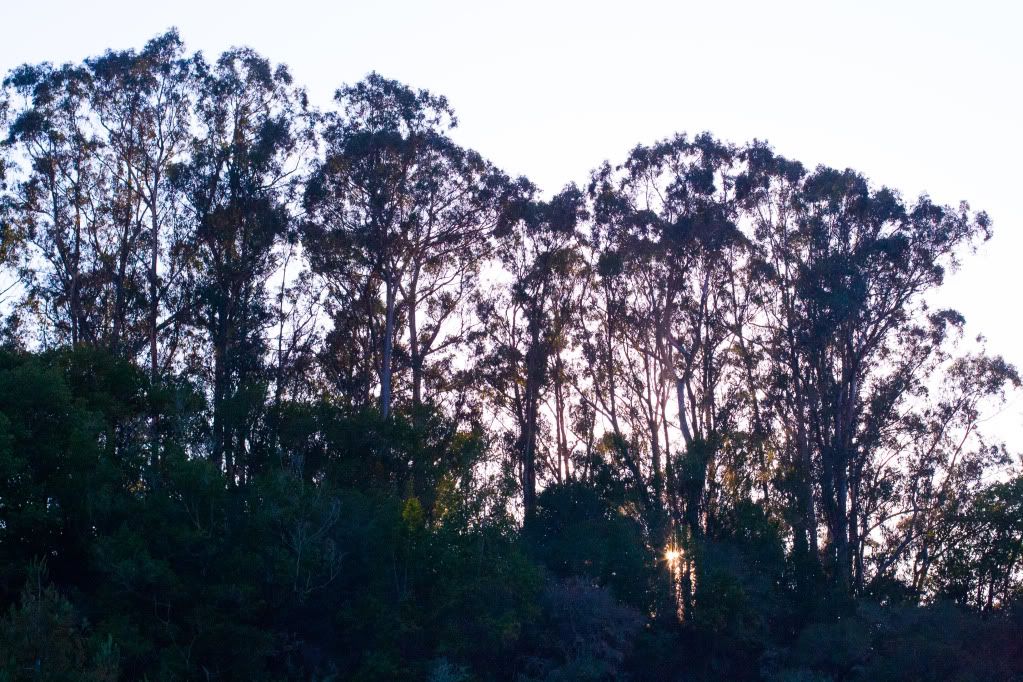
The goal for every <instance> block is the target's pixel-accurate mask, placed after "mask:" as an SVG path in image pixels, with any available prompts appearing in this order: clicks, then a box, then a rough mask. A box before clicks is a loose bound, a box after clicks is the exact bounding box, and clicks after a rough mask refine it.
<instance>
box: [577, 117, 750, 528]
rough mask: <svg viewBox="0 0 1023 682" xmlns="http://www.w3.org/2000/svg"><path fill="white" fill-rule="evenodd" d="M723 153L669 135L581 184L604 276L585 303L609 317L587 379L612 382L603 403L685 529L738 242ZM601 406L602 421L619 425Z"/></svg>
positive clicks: (710, 453)
mask: <svg viewBox="0 0 1023 682" xmlns="http://www.w3.org/2000/svg"><path fill="white" fill-rule="evenodd" d="M734 157H735V150H734V149H733V148H732V147H730V146H728V145H725V144H722V143H720V142H718V141H716V140H714V139H713V138H711V137H710V136H709V135H706V134H704V135H701V136H698V137H697V138H695V139H693V140H690V139H688V138H687V137H685V136H684V135H678V136H676V137H674V138H671V139H668V140H665V141H663V142H660V143H657V144H655V145H652V146H650V147H644V146H639V147H636V148H635V149H634V150H633V151H632V153H631V154H630V155H629V157H628V159H627V160H626V161H625V162H624V163H623V164H622V165H621V166H620V167H618V168H615V169H613V168H612V167H611V166H609V165H607V164H605V165H604V166H603V167H602V168H601V169H599V170H598V171H597V172H596V173H595V174H594V176H593V178H592V181H591V185H590V194H591V197H592V200H593V202H594V206H595V220H594V225H593V232H592V235H591V243H592V248H593V249H594V252H595V255H594V257H595V258H596V259H597V264H598V265H597V267H598V272H599V273H600V276H601V278H602V279H604V280H609V279H613V280H615V282H614V283H613V284H612V283H611V282H610V281H605V283H604V285H603V287H597V288H595V290H594V291H595V293H596V294H597V295H598V299H600V294H601V292H603V298H604V300H603V303H602V304H601V303H599V302H598V304H597V305H596V306H594V307H595V308H597V309H600V308H604V309H606V310H607V314H606V316H605V319H603V320H602V321H601V324H602V325H604V326H607V327H608V329H607V330H604V332H603V335H604V336H605V337H607V340H606V341H605V342H603V343H596V344H593V346H592V348H593V349H594V351H595V352H597V353H598V354H603V355H605V356H606V357H605V359H603V360H601V361H599V362H597V363H595V364H594V367H595V368H604V369H603V374H604V375H605V376H604V377H603V378H602V379H600V380H598V381H597V384H598V385H600V384H606V386H607V391H609V392H611V393H617V394H618V395H617V396H613V397H611V396H609V397H608V399H607V400H606V401H605V402H606V403H607V404H608V405H612V401H614V402H618V401H621V400H623V399H624V400H625V401H626V403H627V405H628V409H627V410H626V414H627V416H628V417H629V422H630V424H629V429H630V431H631V440H632V442H633V444H634V445H636V446H640V445H643V446H644V449H646V450H647V451H648V456H649V459H650V461H649V464H648V465H646V466H644V467H636V468H637V470H642V471H643V472H644V473H645V476H644V477H642V478H641V484H644V485H648V486H649V489H650V493H651V495H652V497H651V505H652V509H661V508H664V507H665V506H667V507H668V508H670V509H671V510H672V511H674V512H675V516H676V519H677V521H678V522H679V523H684V525H685V527H686V528H687V529H688V532H689V533H690V534H691V535H699V534H701V533H702V532H703V529H704V526H705V524H706V522H707V520H708V518H709V516H708V515H709V514H710V512H709V510H708V506H707V505H708V502H709V501H710V500H711V497H712V495H713V492H712V489H713V486H714V485H715V480H714V479H715V473H714V471H715V468H716V461H715V451H716V450H717V448H718V447H719V446H720V443H721V442H722V440H723V435H724V432H725V431H726V430H727V429H728V422H729V419H730V415H729V414H727V413H726V412H727V411H726V410H725V409H724V408H725V406H724V404H723V395H724V384H725V382H726V379H727V378H728V376H729V373H730V370H731V365H732V361H731V358H730V352H729V349H730V346H731V338H732V333H733V332H732V329H731V327H730V326H729V325H728V324H726V320H725V315H724V309H725V307H726V306H725V300H726V292H727V285H728V284H729V283H730V282H731V281H732V272H733V269H734V268H735V267H736V266H737V263H739V262H740V261H739V259H740V258H741V255H742V252H743V248H744V242H745V239H744V237H743V235H742V234H741V233H740V232H739V230H738V228H737V226H736V222H735V221H736V219H737V216H736V211H735V206H734V201H733V195H734V191H733V189H734V187H733V186H734V175H735V172H736V171H735V158H734ZM613 289H616V290H617V291H618V292H620V293H619V295H618V297H617V299H615V300H612V298H610V297H611V296H614V294H613V293H612V292H613ZM612 328H613V329H615V330H617V331H616V332H612V331H611V330H612ZM599 334H600V333H599V332H598V335H599ZM612 337H617V339H618V342H617V343H615V342H614V341H613V340H612ZM615 348H617V352H616V351H615ZM615 374H617V375H620V376H617V377H616V376H613V375H615ZM630 394H631V397H630ZM669 406H672V409H669ZM612 407H613V408H614V409H613V410H612V411H611V412H610V413H609V416H610V418H611V420H610V421H611V426H612V428H613V429H615V430H616V431H621V427H620V426H618V425H617V422H618V419H619V415H618V414H617V405H613V406H612ZM673 444H674V445H676V446H677V447H678V456H677V457H673V456H672V453H671V448H672V445H673ZM646 472H648V473H646ZM666 480H667V484H668V485H667V486H666V485H665V482H666Z"/></svg>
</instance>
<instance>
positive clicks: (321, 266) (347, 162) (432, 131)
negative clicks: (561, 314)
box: [305, 74, 505, 417]
mask: <svg viewBox="0 0 1023 682" xmlns="http://www.w3.org/2000/svg"><path fill="white" fill-rule="evenodd" d="M335 99H336V101H337V103H338V104H339V105H340V111H338V112H333V113H330V114H328V115H327V116H326V117H325V123H326V124H325V128H324V138H325V141H326V145H327V150H326V158H325V159H324V160H323V161H322V162H321V163H320V164H319V165H318V167H317V168H316V169H315V171H314V173H313V175H312V178H311V179H310V181H309V184H308V186H307V188H306V194H305V206H306V211H307V214H308V215H307V222H306V228H305V245H306V247H307V251H308V254H309V258H310V262H311V265H312V268H313V270H314V271H315V272H316V273H317V274H319V275H320V276H321V277H322V278H323V279H324V280H325V281H326V282H327V284H328V287H329V291H330V295H331V300H332V308H333V310H332V312H333V314H334V316H335V331H336V332H341V331H342V330H343V339H341V340H340V343H339V344H338V346H339V347H338V348H337V349H336V350H337V351H338V352H346V353H347V352H350V351H351V350H352V344H351V340H352V339H355V340H356V346H355V347H357V348H358V349H359V352H358V353H357V354H356V355H355V356H352V357H351V358H350V360H349V362H347V363H341V365H340V366H339V367H337V370H339V373H340V374H342V375H344V374H347V375H348V376H349V381H348V382H347V383H348V384H349V385H350V386H352V387H353V388H355V387H359V389H360V392H361V393H362V394H363V399H364V400H368V399H369V395H370V392H371V390H372V387H371V384H372V382H373V380H372V377H373V376H374V375H375V377H376V381H375V383H376V384H378V385H379V391H380V397H379V406H380V412H381V413H382V414H383V416H384V417H387V416H388V415H389V414H390V413H391V411H392V404H393V402H394V396H395V381H394V377H395V373H396V369H397V370H398V371H399V372H401V370H407V373H408V375H409V386H410V393H411V401H412V405H413V406H415V407H418V406H420V405H422V404H423V403H424V402H425V401H427V400H428V399H431V400H432V399H433V398H434V397H435V395H433V394H436V393H437V391H439V390H440V389H441V388H442V387H443V384H444V377H443V376H442V375H440V374H437V373H431V366H432V365H433V364H435V363H438V362H440V361H441V360H442V359H443V357H444V356H446V355H448V356H449V355H450V353H451V352H452V351H454V350H456V349H457V348H459V347H460V346H461V345H462V344H463V343H464V342H465V341H466V337H467V334H469V333H470V332H471V331H472V329H473V328H474V326H475V324H474V323H473V322H472V321H471V316H470V314H471V309H470V307H468V306H467V304H468V303H469V302H470V299H471V298H472V296H473V293H474V290H475V288H476V286H477V284H478V282H477V280H478V278H479V274H480V268H481V266H482V264H483V263H484V261H485V259H486V257H487V256H488V254H489V253H491V251H492V248H493V240H492V232H493V230H494V228H495V227H496V225H497V221H498V217H499V214H500V201H499V199H500V197H501V196H502V195H503V193H504V189H503V188H504V185H505V181H504V178H503V176H501V175H500V174H499V173H496V172H495V171H494V170H493V169H492V167H491V166H490V165H489V164H488V163H487V162H486V161H484V160H483V159H482V158H481V157H480V156H479V155H478V154H477V153H475V152H473V151H471V150H466V149H463V148H462V147H459V146H458V145H456V144H455V143H454V142H453V141H452V140H451V139H450V137H449V132H450V130H451V129H452V128H453V127H454V126H455V125H456V123H457V121H456V119H455V116H454V113H453V111H452V110H451V108H450V106H449V105H448V102H447V100H446V99H445V98H443V97H437V96H434V95H432V94H431V93H429V92H428V91H426V90H418V91H417V90H413V89H411V88H409V87H407V86H405V85H403V84H401V83H398V82H397V81H393V80H388V79H386V78H383V77H381V76H379V75H377V74H371V75H370V76H368V77H367V78H366V79H365V80H363V81H361V82H359V83H357V84H355V85H353V86H348V87H345V88H342V89H340V90H338V92H337V94H336V97H335ZM346 347H347V348H346ZM331 352H332V351H330V350H328V353H331ZM399 352H400V353H401V355H402V357H401V358H400V361H399V357H398V355H399ZM332 362H333V358H329V357H328V358H327V363H328V367H329V366H330V365H331V364H332ZM352 365H356V366H359V365H361V367H360V368H359V369H353V368H352ZM402 373H403V374H404V372H402ZM426 391H432V393H433V394H431V395H426V394H425V392H426Z"/></svg>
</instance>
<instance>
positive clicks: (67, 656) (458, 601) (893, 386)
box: [0, 31, 1023, 682]
mask: <svg viewBox="0 0 1023 682" xmlns="http://www.w3.org/2000/svg"><path fill="white" fill-rule="evenodd" d="M0 125H2V128H3V134H2V144H0V312H2V323H0V614H2V615H0V680H143V679H147V680H179V679H196V680H278V679H303V680H305V679H308V680H342V679H345V680H347V679H352V680H398V679H422V680H431V681H432V682H442V681H449V682H452V681H468V680H516V681H522V682H526V681H530V680H612V679H621V680H676V679H677V680H716V679H734V680H760V679H764V680H776V681H782V680H791V681H795V680H803V681H808V680H820V681H824V680H834V681H838V680H904V679H905V680H1011V679H1023V610H1021V606H1023V602H1021V597H1023V477H1021V475H1020V469H1019V467H1020V462H1019V461H1018V459H1014V457H1015V456H1013V455H1011V454H1010V452H1009V451H1008V450H1007V449H1006V447H1005V446H1004V445H1003V444H1001V443H1000V442H998V441H997V440H993V439H991V438H990V437H989V435H985V434H984V429H983V427H984V421H985V418H986V417H988V416H990V415H991V414H993V413H994V412H995V411H996V410H998V409H999V408H1000V406H1001V405H1002V404H1003V403H1004V401H1005V400H1006V397H1007V395H1008V394H1009V393H1010V392H1011V391H1013V390H1015V389H1016V388H1017V387H1018V386H1019V384H1020V377H1019V375H1018V373H1017V370H1016V369H1015V368H1014V367H1013V366H1012V365H1010V364H1008V363H1007V362H1005V361H1004V360H1003V359H1002V358H1000V357H995V356H991V355H989V354H987V353H986V352H985V350H984V347H983V340H982V339H970V338H965V333H964V326H965V320H964V318H963V317H962V315H960V314H959V313H958V312H956V311H953V310H946V309H939V308H934V307H932V306H931V305H929V303H930V302H931V301H933V300H935V296H934V294H935V292H936V291H937V290H938V289H939V287H940V286H941V284H942V282H943V280H944V278H945V276H946V274H947V273H949V272H951V271H953V270H954V269H955V268H956V267H957V265H958V263H959V259H960V258H963V257H968V256H969V254H970V253H971V251H972V250H973V249H974V248H975V247H976V246H977V245H978V244H980V243H981V242H983V241H984V240H987V239H989V238H990V236H991V224H990V221H989V219H988V217H987V216H986V215H985V214H984V213H983V212H976V211H973V210H972V209H971V208H970V207H969V206H968V205H967V204H966V203H961V204H958V205H944V204H940V203H936V202H935V201H933V200H932V199H931V198H929V197H928V196H921V197H918V198H915V199H907V198H905V197H903V196H902V195H900V194H899V193H898V192H897V191H895V190H893V189H889V188H887V187H878V186H876V185H874V184H872V183H870V182H868V180H867V179H866V178H864V177H863V176H862V175H860V174H859V173H856V172H855V171H852V170H836V169H832V168H826V167H817V168H813V169H811V168H806V167H804V166H803V165H802V164H800V163H798V162H796V161H793V160H790V159H786V158H784V157H782V156H780V155H778V154H777V153H776V152H775V151H773V150H772V149H771V148H770V147H769V146H768V145H766V144H765V143H762V142H756V141H755V142H752V143H748V144H742V145H736V144H731V143H728V142H723V141H721V140H718V139H716V138H714V137H713V136H712V135H710V134H708V133H704V134H700V135H698V136H696V137H688V136H686V135H682V134H680V135H676V136H674V137H671V138H669V139H666V140H663V141H660V142H657V143H654V144H651V145H639V146H637V147H635V148H634V149H633V150H632V151H631V152H629V153H628V154H627V155H625V156H624V158H623V159H622V160H620V161H619V162H617V163H614V164H612V163H610V162H609V163H605V164H604V165H602V166H600V167H599V168H597V169H595V170H594V171H592V172H591V174H590V176H589V181H588V182H587V184H586V185H585V186H583V187H579V186H574V185H571V186H568V187H565V188H564V189H562V190H561V191H560V192H559V193H557V194H554V195H548V194H544V193H543V192H542V191H541V190H540V189H539V188H537V187H536V186H535V185H534V184H532V183H531V182H530V181H529V180H528V179H526V178H522V177H518V178H516V177H510V176H509V175H507V174H506V173H504V172H502V171H501V170H500V169H499V168H497V167H496V166H495V165H494V164H492V163H491V162H489V161H488V160H487V159H486V158H484V157H483V156H481V155H480V154H479V153H477V152H476V151H473V150H470V149H466V148H464V147H462V146H461V145H459V144H458V143H457V142H456V140H455V138H454V137H453V130H454V129H455V128H456V125H457V119H456V116H455V113H454V111H453V109H452V107H451V105H450V104H449V102H448V101H447V100H446V99H445V98H444V97H441V96H438V95H435V94H432V93H430V92H428V91H425V90H416V89H414V88H411V87H409V86H406V85H404V84H402V83H399V82H396V81H393V80H388V79H386V78H384V77H382V76H380V75H377V74H371V75H369V76H367V77H366V78H365V79H364V80H362V81H360V82H359V83H356V84H354V85H346V86H343V87H341V88H340V89H339V90H338V91H337V93H336V95H335V98H334V103H333V104H332V105H331V106H330V107H329V108H326V109H318V108H316V107H314V106H312V104H311V103H310V102H309V101H308V99H307V97H306V94H305V92H304V91H303V90H302V88H301V87H300V86H298V85H296V84H295V83H294V81H293V79H292V77H291V75H290V73H289V72H288V69H287V68H286V67H285V66H282V65H275V64H273V63H272V62H270V61H268V60H267V59H266V58H264V57H262V56H261V55H259V54H256V53H255V52H253V51H252V50H249V49H244V48H242V49H232V50H230V51H228V52H226V53H224V54H223V55H221V56H220V57H218V58H217V59H216V60H215V61H211V60H210V59H209V58H208V57H207V56H205V55H203V54H201V53H194V54H193V53H189V52H188V51H187V50H186V49H185V47H184V45H183V43H182V42H181V40H180V38H179V37H178V35H177V34H176V33H175V32H173V31H172V32H169V33H167V34H165V35H161V36H158V37H157V38H154V39H153V40H152V41H150V42H149V43H148V44H147V45H146V46H145V47H144V48H142V49H141V50H137V51H136V50H124V51H108V52H106V53H105V54H103V55H101V56H98V57H95V58H90V59H86V60H84V61H83V62H81V63H76V64H65V65H60V66H56V65H52V64H49V63H44V64H37V65H24V66H20V67H17V68H14V69H13V70H11V71H10V72H9V73H8V75H7V77H6V79H5V80H4V81H3V90H2V92H0Z"/></svg>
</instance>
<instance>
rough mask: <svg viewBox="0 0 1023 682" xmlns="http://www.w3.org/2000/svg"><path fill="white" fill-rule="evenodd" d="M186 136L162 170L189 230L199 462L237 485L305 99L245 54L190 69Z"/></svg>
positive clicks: (256, 408)
mask: <svg viewBox="0 0 1023 682" xmlns="http://www.w3.org/2000/svg"><path fill="white" fill-rule="evenodd" d="M195 68H196V70H197V91H196V95H195V97H196V101H195V117H196V119H197V121H196V129H195V132H194V133H193V135H192V137H191V139H190V140H189V149H188V161H187V162H186V163H183V164H180V165H178V166H176V167H175V168H174V169H173V176H174V182H175V186H176V187H177V188H178V189H179V191H180V192H182V194H183V197H184V201H185V203H186V206H187V209H186V210H187V213H186V214H185V215H186V218H187V219H188V220H189V221H190V222H191V224H192V226H193V229H194V232H193V233H192V237H191V238H192V240H193V241H192V242H191V246H183V247H182V248H183V249H187V251H186V256H187V258H188V261H189V263H190V270H189V273H188V277H189V279H190V282H189V286H190V289H191V291H190V294H189V296H190V297H191V301H190V303H189V307H188V310H189V314H188V318H187V322H188V325H189V327H190V329H191V330H192V335H193V338H192V345H191V348H190V349H189V358H188V361H189V363H190V364H191V365H192V366H193V367H194V368H195V369H196V371H197V373H198V376H199V377H201V378H202V379H204V381H205V382H206V384H207V386H208V387H209V390H210V394H211V399H212V412H213V423H212V443H211V456H212V459H213V461H214V462H215V463H216V464H217V465H218V466H223V467H224V469H225V471H226V473H227V476H228V480H229V481H232V482H243V481H244V480H245V477H246V475H247V474H248V470H247V465H248V461H247V453H248V452H249V449H250V447H251V441H252V439H253V438H254V434H255V429H256V426H257V423H256V422H257V420H258V419H259V417H260V412H261V410H262V407H263V406H264V401H265V398H266V389H267V384H268V383H269V380H270V377H269V375H268V372H267V370H266V361H267V355H268V352H269V349H268V346H267V332H268V328H269V327H270V326H271V325H272V323H273V321H274V311H273V309H272V305H271V303H272V302H271V299H270V296H269V293H268V291H267V283H268V280H269V279H270V278H271V277H272V276H273V275H274V273H275V272H277V269H278V261H279V253H280V249H279V247H280V246H281V244H282V241H283V239H284V238H285V236H286V234H287V232H288V230H289V228H290V227H291V225H292V215H291V211H290V207H289V201H290V199H291V197H292V196H293V193H294V191H295V181H296V180H297V176H296V171H297V170H298V168H299V166H300V163H301V160H300V155H301V154H302V153H303V152H304V150H305V149H306V146H307V145H308V143H309V135H310V132H309V131H310V128H309V126H308V121H307V114H308V110H307V101H306V97H305V94H304V92H303V91H302V90H300V89H298V88H296V87H295V86H294V85H293V82H292V78H291V75H290V74H289V72H288V70H287V69H286V68H285V67H283V66H277V67H274V66H273V65H272V64H271V63H270V62H269V61H268V60H266V59H264V58H263V57H261V56H260V55H258V54H256V53H255V52H253V51H252V50H249V49H235V50H231V51H228V52H226V53H224V54H223V55H222V56H221V57H220V58H219V59H218V60H217V61H216V62H215V63H213V64H207V63H205V62H204V61H202V60H196V64H195Z"/></svg>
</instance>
